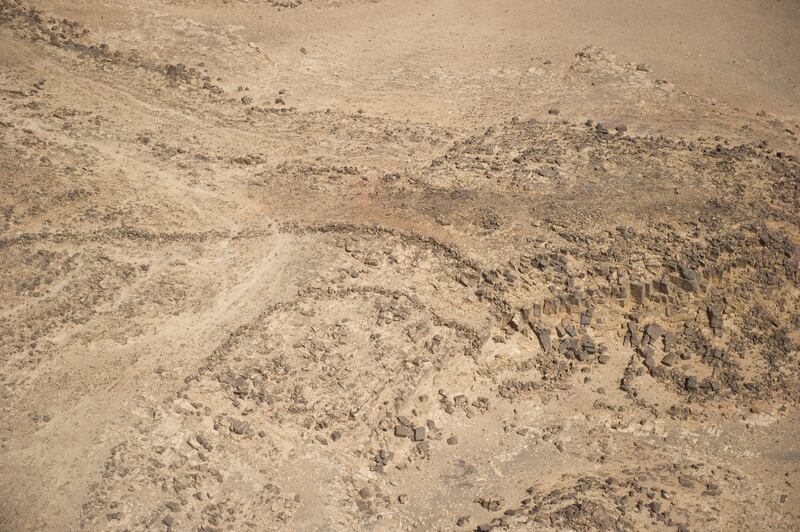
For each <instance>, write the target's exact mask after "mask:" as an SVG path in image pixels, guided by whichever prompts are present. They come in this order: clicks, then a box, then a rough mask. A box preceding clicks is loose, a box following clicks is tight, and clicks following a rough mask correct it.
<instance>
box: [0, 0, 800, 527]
mask: <svg viewBox="0 0 800 532" xmlns="http://www.w3.org/2000/svg"><path fill="white" fill-rule="evenodd" d="M362 3H363V2H359V1H357V0H353V1H349V2H345V4H348V5H349V7H348V8H347V9H353V10H365V9H367V8H369V9H389V7H388V6H362V5H361V4H362ZM136 4H137V5H138V3H136ZM190 4H191V6H194V7H192V8H191V9H189V8H188V7H187V6H189V5H190ZM240 4H241V5H240ZM255 4H256V3H253V2H244V1H241V2H240V1H238V0H237V1H236V2H233V3H232V4H231V5H228V4H225V6H222V7H220V6H210V4H209V3H207V2H201V1H199V0H191V1H189V2H183V1H182V2H172V1H170V2H167V3H166V4H165V5H166V7H164V9H169V10H175V12H182V13H185V14H186V16H187V18H186V19H185V20H182V21H181V22H180V24H178V22H177V21H176V20H171V21H170V23H169V25H168V26H169V27H168V28H167V27H166V26H164V25H163V24H164V23H163V21H160V20H161V19H160V18H159V17H160V16H161V15H159V16H158V17H157V16H155V12H153V17H152V18H153V21H154V22H153V24H154V26H153V28H154V29H153V30H152V31H153V32H154V35H156V36H157V39H156V41H154V42H145V40H143V38H142V36H141V35H138V34H136V33H135V32H133V31H128V30H120V29H117V30H114V31H111V30H110V29H109V26H107V25H105V23H104V21H102V20H100V19H94V20H93V22H94V23H95V25H96V26H97V28H96V29H95V28H94V27H92V26H91V25H90V24H85V23H84V22H85V21H83V20H82V21H81V22H77V21H72V20H70V19H69V18H68V17H65V16H62V15H61V14H57V13H61V12H62V11H64V12H73V13H76V14H75V16H76V17H78V16H81V17H85V15H81V11H80V9H76V10H74V11H70V10H69V9H67V7H65V6H66V4H64V3H62V2H55V3H54V4H53V5H52V6H45V7H46V8H47V9H48V10H52V11H44V10H42V9H40V8H39V7H36V5H34V4H33V3H27V2H24V1H22V0H20V1H16V0H0V40H2V42H0V47H2V49H4V50H9V54H8V56H9V58H8V59H0V60H2V61H3V64H4V66H6V67H7V68H6V69H5V70H4V72H5V75H3V76H0V78H1V79H0V94H1V95H2V101H1V102H0V105H2V119H0V145H2V149H0V167H1V168H2V173H3V175H7V176H11V177H10V178H8V179H5V180H0V265H1V266H2V267H1V268H0V301H2V304H0V393H1V394H2V399H3V400H2V401H0V408H2V413H3V416H2V420H3V421H2V423H0V474H2V476H3V478H6V479H10V481H8V482H6V483H4V485H3V488H2V490H1V491H0V528H2V529H3V530H6V529H8V530H24V529H40V530H65V529H76V528H82V529H87V530H201V531H208V532H210V531H214V530H286V529H298V530H306V529H314V530H316V529H326V530H328V529H330V530H361V529H371V530H372V529H374V530H378V529H383V530H428V529H442V530H451V529H464V530H530V529H533V530H537V529H539V530H544V529H548V530H549V529H555V530H596V529H601V530H606V529H621V530H643V529H645V530H649V529H653V530H664V529H669V530H678V531H688V530H706V529H748V530H752V529H762V528H776V529H787V530H788V529H792V528H797V524H798V522H800V515H799V514H798V510H797V508H798V504H797V503H798V498H797V496H796V495H794V494H796V493H797V489H796V488H797V486H796V484H797V482H800V478H798V475H800V470H799V469H798V463H797V460H795V459H794V456H795V455H796V454H797V442H798V441H799V440H800V439H798V437H797V436H798V434H797V426H796V423H794V422H793V419H794V418H795V417H796V413H797V408H798V397H800V386H799V385H798V384H800V379H799V378H798V376H799V375H800V364H799V363H798V349H800V333H798V331H800V308H799V306H800V286H799V285H798V283H800V215H799V214H798V205H800V164H798V161H797V159H796V156H795V152H796V142H797V141H796V139H795V131H796V130H797V123H796V120H795V119H793V118H792V117H786V118H785V119H782V120H777V118H774V117H770V116H768V115H767V114H764V115H763V116H760V115H756V116H749V115H743V114H741V113H740V112H739V111H736V110H734V109H731V108H727V107H724V106H720V105H716V104H714V105H711V104H710V103H708V102H705V101H702V100H701V99H699V98H697V97H694V96H691V95H690V94H686V93H680V92H679V91H675V90H674V89H673V88H672V85H671V84H669V83H666V82H657V81H656V80H651V79H650V78H649V77H648V75H649V74H650V73H651V72H652V71H654V70H658V69H657V68H656V67H651V66H650V65H648V64H645V63H630V64H620V63H619V62H618V61H617V60H616V59H615V58H614V56H613V55H612V54H611V53H610V52H608V51H606V50H602V49H600V48H597V47H595V46H587V47H585V48H583V49H580V50H574V51H573V52H574V57H573V58H572V60H571V61H568V62H567V64H563V65H560V64H558V63H559V62H558V61H557V62H555V63H554V62H553V61H551V60H544V59H542V58H535V64H536V66H533V67H531V68H530V69H529V70H521V71H518V70H514V68H516V67H514V68H512V67H511V66H510V64H509V67H508V68H507V69H505V70H504V69H494V70H493V71H490V72H489V73H486V70H487V69H472V70H471V71H470V72H468V74H469V75H461V76H451V73H448V71H446V70H442V71H437V73H436V76H437V81H436V83H438V84H442V85H441V86H442V87H449V90H450V93H449V94H450V95H451V96H452V98H454V99H456V100H458V101H460V102H467V103H470V102H471V103H470V105H473V106H472V107H470V108H469V109H471V110H470V111H469V112H464V113H463V114H458V115H457V118H454V119H448V120H433V119H429V120H423V119H418V118H415V119H412V118H411V117H412V116H413V115H412V114H410V113H411V111H410V110H408V109H404V108H403V107H402V105H400V104H398V105H397V106H396V107H397V109H394V110H392V112H391V113H388V114H387V113H374V112H370V111H369V110H366V111H365V110H364V109H359V110H355V109H350V108H349V107H348V105H346V104H345V102H344V101H339V100H336V98H338V97H333V96H331V97H330V98H329V99H321V100H320V101H321V102H323V101H324V102H325V105H328V101H337V102H338V103H337V105H336V106H334V107H332V108H330V109H327V110H325V109H324V108H323V109H322V110H321V109H320V108H319V106H318V105H316V104H314V105H310V103H315V102H314V100H313V98H312V96H309V95H310V94H318V93H315V92H314V90H315V88H314V86H312V85H311V84H309V85H303V84H302V83H308V82H307V81H306V82H302V81H298V79H300V78H297V77H294V75H293V72H295V70H296V69H297V68H300V66H302V69H303V72H304V74H303V76H307V74H305V72H315V73H317V74H315V76H318V77H315V81H314V84H313V85H320V86H327V85H326V84H330V87H331V89H330V90H331V91H332V92H331V94H334V95H335V94H340V93H341V87H342V86H344V85H342V83H343V82H342V81H341V79H340V77H341V76H342V75H344V74H345V73H346V71H345V70H341V71H337V72H336V75H335V76H331V77H329V78H326V77H325V74H324V72H325V70H324V69H325V68H334V67H335V68H339V67H336V65H337V64H339V63H337V62H336V61H333V60H331V61H328V62H327V63H326V65H321V63H320V61H322V60H323V59H325V58H326V57H327V56H326V55H325V54H328V53H329V50H327V49H326V47H325V46H323V45H322V43H321V42H304V43H302V46H300V45H298V46H292V47H286V50H289V48H291V50H289V51H286V50H283V51H279V50H275V51H273V50H271V49H269V47H268V46H267V45H266V44H264V43H262V42H254V40H257V39H256V38H255V37H252V36H249V37H247V38H245V36H244V35H240V34H237V33H236V31H238V30H232V29H230V28H226V27H222V26H221V25H217V24H216V23H214V24H211V23H209V22H208V21H206V22H201V21H200V20H201V19H202V17H201V14H202V13H203V12H204V11H203V10H204V9H210V10H211V11H209V13H222V12H224V11H225V9H239V8H246V9H247V10H253V11H252V12H253V13H256V12H258V13H269V14H271V15H274V16H279V15H277V14H278V13H283V12H284V10H286V11H287V12H288V11H289V10H291V11H292V12H294V13H297V14H302V16H306V17H311V18H313V17H312V16H311V15H310V13H315V11H313V10H318V11H319V12H320V13H326V12H328V11H327V10H330V12H331V13H333V12H334V11H335V10H337V9H339V7H338V4H340V3H336V2H330V3H326V2H319V1H314V0H307V1H306V2H300V1H271V2H267V3H265V5H259V6H256V5H255ZM328 4H330V5H328ZM209 6H210V7H209ZM139 8H141V9H143V10H147V9H150V8H149V7H147V6H146V5H145V4H144V3H142V4H141V5H140V6H139ZM121 9H122V8H121ZM183 10H185V11H183ZM215 10H217V11H215ZM264 10H269V11H264ZM170 12H172V11H170ZM190 12H192V13H195V15H190V14H189V13H190ZM359 13H366V11H359ZM108 16H109V17H112V18H113V17H116V16H120V15H119V14H116V15H115V14H111V13H110V14H109V15H108ZM191 16H196V17H200V18H198V20H194V19H191ZM280 16H286V17H287V18H286V19H282V20H289V19H290V18H291V17H292V16H294V15H285V13H284V15H280ZM320 16H321V15H320ZM364 16H368V15H366V14H365V15H364ZM309 20H310V19H309ZM89 22H92V20H89ZM176 24H178V25H179V26H180V28H181V29H180V31H178V30H176V29H175V27H176V26H175V25H176ZM119 27H123V26H121V25H120V26H119ZM312 36H313V34H311V36H309V34H308V33H307V32H306V33H304V37H303V38H304V39H311V37H312ZM158 39H161V40H158ZM182 39H183V40H182ZM248 39H250V40H248ZM158 43H183V45H182V46H172V45H167V44H164V46H161V44H159V45H158V46H155V44H158ZM186 43H192V46H191V47H187V46H185V44H186ZM195 47H196V49H195ZM175 48H181V49H187V48H192V49H193V50H195V53H177V52H176V51H175V50H174V49H175ZM336 49H337V50H338V48H336ZM254 50H255V51H256V52H257V53H255V54H254V53H253V51H254ZM526 53H527V52H526ZM267 55H269V58H267ZM254 56H255V57H256V59H253V57H254ZM242 57H246V58H247V61H249V63H248V66H247V68H244V67H242V66H241V64H240V63H239V61H242ZM259 58H263V59H265V60H266V61H267V63H268V64H269V66H264V65H261V63H260V61H261V59H259ZM320 58H322V59H320ZM529 59H530V58H527V59H526V60H529ZM226 61H227V62H229V63H230V64H227V65H226ZM387 61H388V60H387ZM292 62H294V63H296V65H294V63H292ZM403 63H405V62H403ZM654 64H655V62H654ZM298 65H300V66H298ZM545 66H546V68H544V67H545ZM45 67H46V68H45ZM276 68H279V73H278V74H276V73H275V72H276V71H275V69H276ZM398 68H399V66H398ZM408 68H409V67H407V66H403V67H402V68H401V69H400V70H398V71H397V72H395V73H393V74H391V76H389V74H387V73H386V72H383V73H382V74H381V75H380V76H378V75H375V76H371V77H369V76H368V77H365V78H364V79H365V80H366V79H367V78H369V79H373V78H380V79H381V80H384V81H383V82H385V83H386V85H385V86H382V88H381V90H380V91H377V93H380V94H384V92H385V91H390V92H391V91H392V90H395V89H396V88H397V87H399V86H401V85H396V84H398V83H400V82H410V83H411V85H409V87H411V86H413V87H415V88H414V90H416V91H419V94H428V96H429V97H433V96H432V95H435V94H436V93H438V92H442V91H441V90H439V89H438V88H437V90H436V91H433V92H429V93H426V92H425V91H427V90H428V88H429V86H430V85H429V84H430V83H431V79H432V78H429V77H424V76H422V75H421V74H420V72H416V71H413V69H412V71H409V70H407V69H408ZM452 68H455V66H454V67H452ZM526 68H527V67H526ZM280 69H285V70H280ZM404 69H405V70H404ZM419 70H420V71H421V70H425V71H426V72H427V71H428V69H422V68H421V67H420V69H419ZM45 72H46V75H45ZM453 72H455V71H453ZM386 76H389V77H386ZM426 76H427V74H426ZM537 76H538V77H537ZM44 78H46V79H44ZM234 80H235V81H234ZM386 80H389V81H386ZM362 81H363V80H362ZM365 82H366V81H365ZM379 82H380V80H379ZM295 85H296V86H295ZM354 85H356V84H354ZM402 86H405V85H402ZM436 86H437V87H439V85H436ZM284 87H285V88H284ZM392 87H394V89H393V88H392ZM541 87H550V89H548V90H551V91H553V92H551V93H547V94H545V93H532V94H534V96H535V98H534V97H532V101H535V102H536V103H537V106H536V108H535V109H532V108H531V106H530V105H529V101H528V100H527V99H520V98H517V99H514V97H511V99H510V100H509V101H510V102H511V103H503V102H504V101H505V100H506V98H505V96H504V95H507V94H511V93H514V94H516V92H517V91H528V90H534V89H535V90H537V91H538V90H544V89H541ZM334 89H335V90H334ZM482 90H485V91H487V92H480V94H482V95H483V96H482V97H485V98H486V99H485V100H480V101H473V100H471V99H470V98H472V97H473V96H472V95H473V94H475V93H476V91H482ZM509 91H510V92H509ZM598 91H599V92H598ZM603 91H611V92H612V93H613V95H614V98H612V99H609V95H608V92H603ZM402 92H403V91H397V94H398V97H399V96H400V95H401V93H402ZM392 94H394V93H392ZM525 94H528V92H525ZM359 95H360V96H361V97H363V98H364V101H365V109H369V106H367V105H366V103H369V102H368V101H367V100H368V91H366V90H365V91H364V92H363V94H359ZM576 95H577V96H576ZM423 100H424V99H423ZM501 100H502V101H501ZM487 101H493V102H496V103H497V106H498V109H499V110H500V111H502V112H499V111H498V113H497V114H496V115H495V114H491V115H489V116H487V115H486V114H485V112H483V111H480V110H482V109H485V108H486V106H487V103H486V102H487ZM586 101H592V102H596V103H593V104H592V105H593V106H592V107H591V108H590V110H591V112H592V116H591V117H588V118H587V116H586V112H585V111H586V108H585V107H584V108H583V109H584V110H583V111H581V112H578V111H577V109H578V108H579V105H581V102H584V103H585V102H586ZM609 102H611V103H609ZM620 102H623V103H620ZM625 102H627V103H625ZM631 102H634V103H635V105H634V103H631ZM419 103H420V105H419V106H418V107H419V108H420V109H423V108H424V107H425V105H424V104H426V102H425V101H421V102H419ZM464 105H467V104H466V103H465V104H464ZM624 105H630V108H631V109H633V108H635V109H636V112H631V111H629V112H627V113H622V114H620V113H619V111H618V108H619V107H620V106H624ZM712 108H713V109H712ZM478 111H480V112H478ZM506 111H508V112H506ZM511 111H513V112H511ZM689 112H697V113H698V115H697V116H699V117H700V118H697V122H696V123H698V124H700V126H698V127H697V130H696V131H693V134H692V135H691V136H687V135H686V134H685V133H684V132H681V133H680V134H679V133H677V132H675V131H677V126H676V125H675V123H674V122H675V121H676V120H675V117H676V116H678V115H681V114H682V113H689ZM404 113H405V114H404ZM506 115H508V116H506ZM442 116H444V113H443V114H442ZM454 116H456V115H454ZM392 117H394V118H392ZM648 121H649V122H652V124H656V126H655V127H654V128H650V129H648V124H647V122H648ZM742 124H746V126H747V127H745V128H742V127H741V126H742ZM776 124H777V125H776ZM189 126H191V127H189ZM776 128H777V129H776ZM655 130H657V131H655ZM766 131H771V132H772V135H773V136H772V137H770V138H771V142H767V141H765V140H764V139H763V138H761V137H762V136H764V135H766V133H764V132H766ZM776 131H777V132H776ZM773 145H775V146H781V147H780V148H777V147H776V148H773V147H772V146H773ZM787 146H788V148H787ZM786 457H789V458H786Z"/></svg>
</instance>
